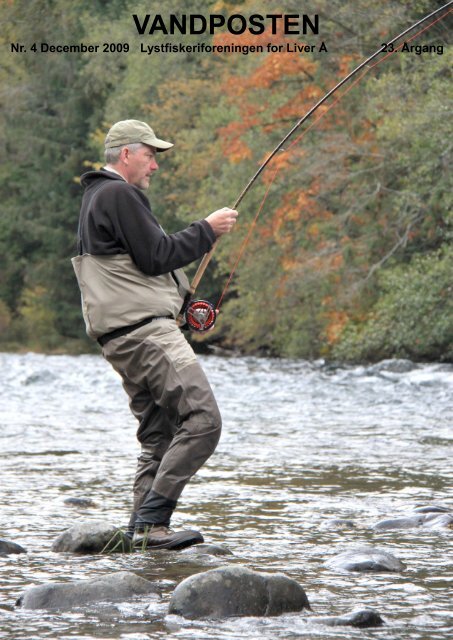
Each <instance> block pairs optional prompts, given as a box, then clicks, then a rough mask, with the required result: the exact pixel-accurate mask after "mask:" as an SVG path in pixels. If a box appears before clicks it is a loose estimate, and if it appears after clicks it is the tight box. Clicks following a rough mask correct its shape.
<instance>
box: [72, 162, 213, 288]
mask: <svg viewBox="0 0 453 640" xmlns="http://www.w3.org/2000/svg"><path fill="white" fill-rule="evenodd" d="M81 183H82V186H83V187H85V192H84V195H83V199H82V207H81V210H80V221H79V231H78V251H79V254H84V253H89V254H91V255H97V256H99V255H113V254H129V255H130V257H131V258H132V260H133V262H134V263H135V264H136V265H137V267H138V268H139V269H140V271H142V272H143V273H145V274H146V275H149V276H158V275H161V274H163V273H169V272H171V271H174V270H175V269H179V268H181V267H185V266H186V265H188V264H190V263H191V262H193V261H194V260H197V259H199V258H201V257H202V256H203V255H204V254H205V253H207V252H208V251H209V250H210V249H211V247H212V245H213V244H214V242H215V239H216V237H215V234H214V231H213V230H212V227H211V225H210V224H209V222H207V221H206V220H198V221H197V222H194V223H192V224H191V225H190V226H188V227H187V228H186V229H183V230H182V231H178V232H177V233H172V234H169V235H167V234H166V233H165V232H164V231H163V229H162V227H161V226H160V224H159V223H158V221H157V220H156V218H155V217H154V215H153V213H152V211H151V206H150V203H149V200H148V198H147V197H146V196H145V194H144V193H143V192H142V191H141V190H140V189H138V188H137V187H134V186H133V185H131V184H128V183H127V182H126V181H125V180H123V178H121V176H119V175H117V174H116V173H113V172H111V171H108V170H101V171H89V172H88V173H85V174H84V175H83V176H82V178H81Z"/></svg>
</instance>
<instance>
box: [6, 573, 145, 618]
mask: <svg viewBox="0 0 453 640" xmlns="http://www.w3.org/2000/svg"><path fill="white" fill-rule="evenodd" d="M153 592H154V593H156V592H157V589H156V587H155V585H154V584H153V583H152V582H150V581H149V580H145V579H144V578H141V577H140V576H137V575H135V573H131V572H129V571H117V572H116V573H110V574H107V575H105V576H101V577H100V578H95V579H94V580H80V581H78V582H54V583H49V584H43V585H40V586H37V587H30V588H28V589H26V590H25V591H24V593H23V594H22V595H21V596H20V597H19V599H18V600H17V602H16V606H19V607H22V608H24V609H71V608H72V607H77V606H80V605H84V604H90V603H92V602H101V601H107V602H118V601H122V600H126V599H127V598H131V597H132V596H135V595H141V594H148V593H153Z"/></svg>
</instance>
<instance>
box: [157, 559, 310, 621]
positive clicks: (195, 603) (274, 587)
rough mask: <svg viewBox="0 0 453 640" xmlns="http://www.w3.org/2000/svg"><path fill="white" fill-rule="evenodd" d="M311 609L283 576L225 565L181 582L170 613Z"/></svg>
mask: <svg viewBox="0 0 453 640" xmlns="http://www.w3.org/2000/svg"><path fill="white" fill-rule="evenodd" d="M303 608H307V609H310V605H309V602H308V599H307V596H306V594H305V591H304V590H303V589H302V587H301V586H300V585H299V584H298V583H297V582H296V581H295V580H292V579H291V578H288V577H287V576H285V575H284V574H282V573H273V574H265V573H257V572H256V571H252V570H250V569H246V568H245V567H238V566H227V567H222V568H219V569H211V570H210V571H205V572H204V573H197V574H195V575H193V576H190V577H189V578H186V579H185V580H183V581H182V582H181V583H180V584H179V585H178V586H177V587H176V589H175V591H174V592H173V594H172V597H171V600H170V606H169V613H174V614H178V615H181V616H184V617H185V618H191V619H197V618H223V617H230V616H276V615H279V614H281V613H285V612H288V611H301V610H302V609H303Z"/></svg>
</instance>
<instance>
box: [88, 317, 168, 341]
mask: <svg viewBox="0 0 453 640" xmlns="http://www.w3.org/2000/svg"><path fill="white" fill-rule="evenodd" d="M164 318H165V319H167V320H170V319H172V318H173V316H149V317H148V318H145V319H144V320H140V322H136V323H135V324H128V325H127V326H126V327H120V328H119V329H114V330H113V331H109V332H108V333H104V335H103V336H100V337H99V338H98V339H97V341H98V342H99V344H100V345H101V347H103V346H104V345H105V344H107V342H110V340H113V338H119V337H120V336H126V335H127V334H128V333H132V331H135V330H136V329H139V328H140V327H143V326H145V324H149V323H150V322H152V321H153V320H162V319H164Z"/></svg>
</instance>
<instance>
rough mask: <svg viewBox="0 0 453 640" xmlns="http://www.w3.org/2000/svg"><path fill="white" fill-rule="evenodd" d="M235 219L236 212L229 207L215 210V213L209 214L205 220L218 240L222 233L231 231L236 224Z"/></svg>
mask: <svg viewBox="0 0 453 640" xmlns="http://www.w3.org/2000/svg"><path fill="white" fill-rule="evenodd" d="M237 217H238V212H237V211H235V210H234V209H230V208H229V207H223V208H222V209H217V211H213V212H212V213H210V214H209V215H208V216H207V218H206V220H207V221H208V222H209V224H210V225H211V227H212V230H213V231H214V233H215V235H216V236H217V238H218V237H219V236H222V235H223V234H224V233H229V232H230V231H231V229H232V228H233V226H234V225H235V223H236V218H237Z"/></svg>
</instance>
